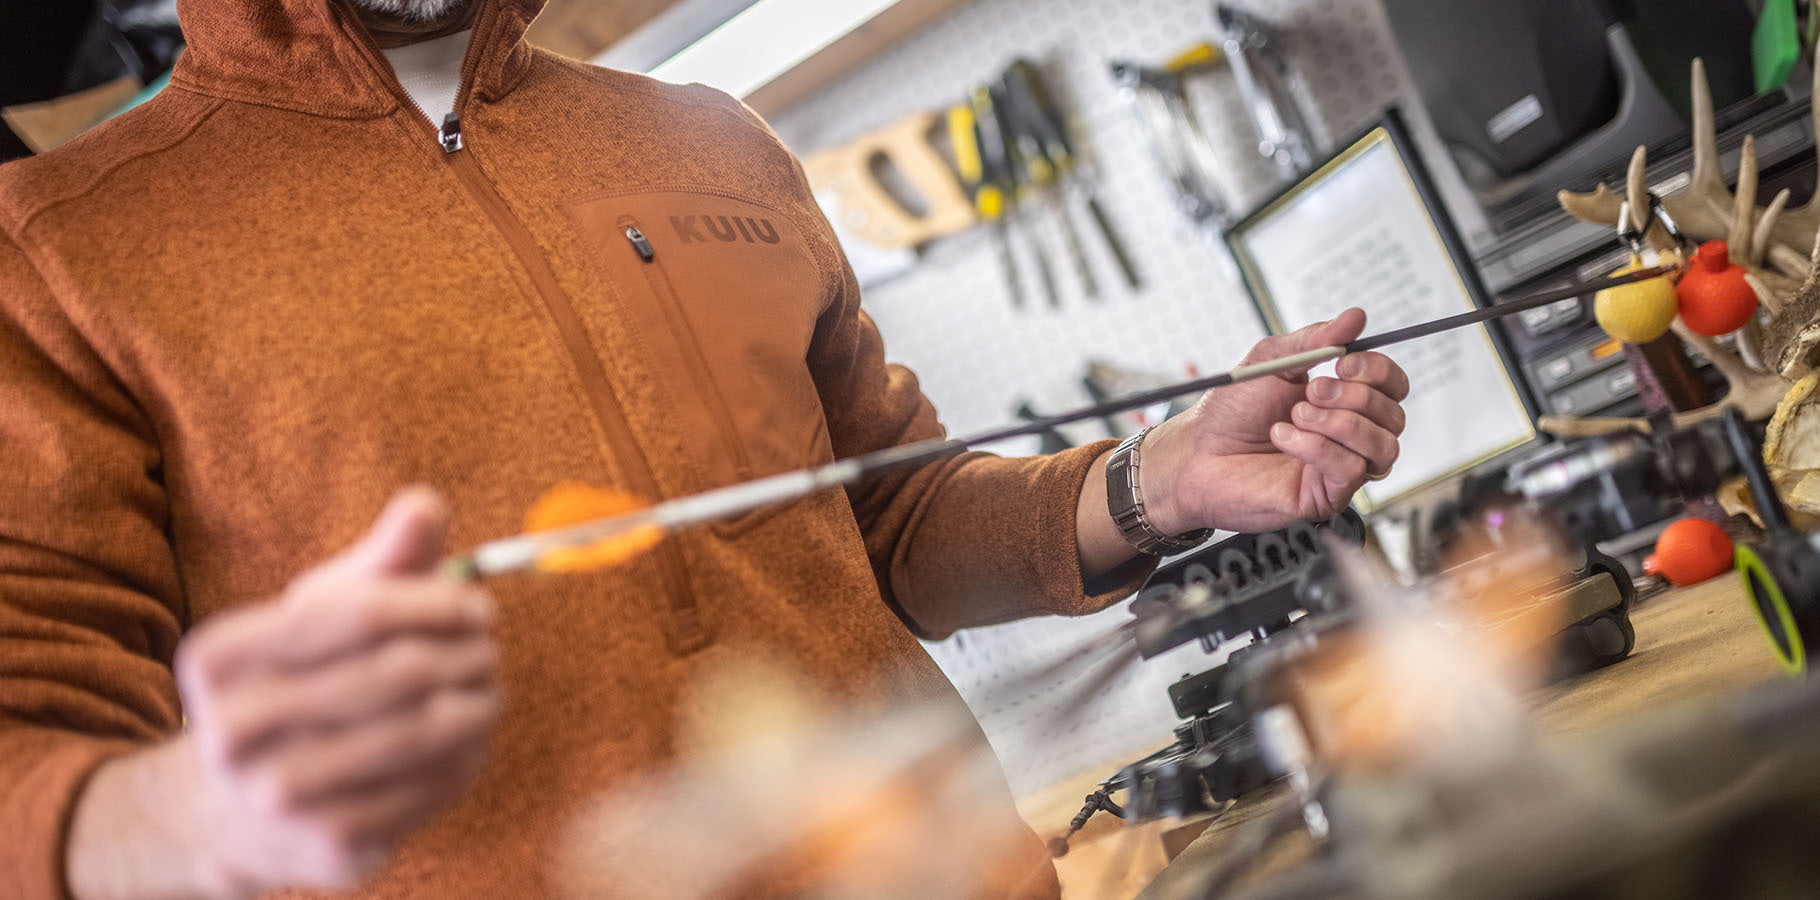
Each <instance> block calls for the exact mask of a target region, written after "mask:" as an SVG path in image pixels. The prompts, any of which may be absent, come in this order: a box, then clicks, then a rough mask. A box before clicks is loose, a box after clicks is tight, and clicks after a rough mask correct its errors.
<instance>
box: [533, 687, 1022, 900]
mask: <svg viewBox="0 0 1820 900" xmlns="http://www.w3.org/2000/svg"><path fill="white" fill-rule="evenodd" d="M708 672H709V674H708V675H707V677H706V678H705V679H703V680H702V681H700V682H699V683H698V684H697V689H698V690H697V691H696V692H695V695H694V696H693V697H688V698H685V700H684V701H683V702H682V703H680V704H679V705H678V708H679V710H680V711H681V712H682V718H683V721H682V723H681V725H680V727H679V739H678V740H679V744H680V752H679V753H678V755H677V757H676V760H675V762H674V764H672V765H670V766H669V767H667V768H665V769H663V770H659V771H655V772H651V773H649V774H647V775H646V776H644V777H641V778H633V779H630V780H628V781H627V782H626V783H625V784H624V786H623V787H621V788H620V789H618V790H616V791H614V792H612V793H611V794H610V795H608V796H605V797H602V798H601V799H600V800H599V801H598V802H597V803H596V804H594V805H593V806H592V809H591V811H589V812H585V813H584V814H583V815H582V816H580V817H579V818H578V819H577V820H576V821H575V822H573V823H572V824H571V825H570V826H569V829H568V833H567V835H566V838H565V840H564V846H565V850H564V851H563V852H562V853H561V855H560V861H559V871H558V876H557V878H556V883H557V884H558V885H559V886H560V889H559V891H558V894H559V895H560V896H569V897H600V896H609V895H610V896H613V897H621V898H630V900H644V898H649V900H659V898H661V900H691V898H703V900H705V898H719V897H749V896H753V895H754V892H755V891H761V890H762V891H765V892H781V893H782V894H784V895H786V896H812V897H817V898H905V900H911V898H931V897H971V896H979V897H1003V896H1017V895H1019V894H1018V890H1019V887H1020V886H1022V887H1023V890H1025V891H1028V890H1030V885H1039V884H1042V883H1044V882H1045V881H1046V880H1047V879H1050V878H1052V877H1053V875H1052V872H1051V869H1050V866H1049V863H1048V861H1047V859H1046V858H1044V857H1042V856H1041V855H1040V854H1038V855H1035V856H1032V855H1030V854H1029V853H1028V852H1027V851H1028V850H1029V849H1030V846H1031V845H1030V844H1029V843H1028V835H1027V832H1026V831H1025V830H1024V828H1023V826H1022V825H1021V824H1019V823H1017V822H1007V821H1006V819H1005V817H1004V816H1003V815H1000V814H998V812H999V810H1001V809H1002V804H1003V803H1004V802H1005V799H1004V797H1003V795H1004V792H1005V787H1004V783H1003V780H1002V777H1001V776H1000V775H999V768H998V761H997V760H996V758H994V757H993V755H992V752H991V750H990V749H989V748H988V746H987V745H986V742H985V740H984V739H983V738H982V737H981V736H980V733H979V726H978V724H977V723H975V722H974V720H973V719H972V717H971V716H969V715H967V713H966V711H965V709H964V708H958V707H957V708H954V709H951V708H939V709H937V708H914V707H913V708H906V709H895V710H861V709H854V708H850V707H848V706H846V705H845V704H843V703H842V702H840V701H839V700H837V699H836V698H834V697H833V696H830V695H827V694H825V693H823V692H821V691H820V690H818V689H816V688H815V687H814V686H812V685H810V684H809V683H808V682H806V681H803V680H800V679H798V678H796V677H795V676H794V675H792V674H791V672H790V670H789V669H786V668H783V667H780V666H772V665H767V664H759V663H754V662H752V661H750V660H746V661H741V662H736V663H735V664H733V665H730V666H722V667H721V668H718V669H712V670H708ZM780 885H782V886H787V887H786V888H784V889H783V890H781V891H779V886H780ZM765 895H767V896H768V895H769V894H768V893H767V894H765Z"/></svg>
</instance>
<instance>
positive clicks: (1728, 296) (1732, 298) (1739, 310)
mask: <svg viewBox="0 0 1820 900" xmlns="http://www.w3.org/2000/svg"><path fill="white" fill-rule="evenodd" d="M1730 252H1731V250H1730V248H1729V247H1727V246H1726V245H1725V242H1724V241H1707V242H1706V243H1704V244H1701V245H1700V249H1699V250H1698V251H1696V252H1695V253H1694V263H1693V265H1692V266H1689V267H1688V270H1687V274H1686V275H1683V276H1681V283H1680V284H1678V285H1676V286H1675V293H1676V295H1677V297H1678V298H1679V300H1678V301H1677V302H1678V309H1679V311H1680V313H1681V324H1683V325H1686V326H1687V327H1688V330H1690V331H1693V332H1696V333H1698V334H1704V335H1710V336H1712V337H1718V336H1719V335H1722V334H1731V333H1732V332H1734V331H1737V330H1738V329H1740V328H1743V327H1744V323H1746V322H1749V321H1750V318H1751V316H1753V315H1756V313H1757V292H1756V291H1755V290H1752V289H1751V286H1750V282H1748V281H1745V280H1744V267H1743V266H1738V265H1733V264H1732V263H1731V260H1730V259H1728V258H1727V254H1729V253H1730Z"/></svg>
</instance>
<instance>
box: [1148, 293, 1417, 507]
mask: <svg viewBox="0 0 1820 900" xmlns="http://www.w3.org/2000/svg"><path fill="white" fill-rule="evenodd" d="M1364 331H1365V313H1364V311H1363V310H1359V309H1349V310H1347V311H1345V312H1343V313H1341V314H1340V315H1339V316H1337V317H1336V318H1334V319H1333V320H1331V321H1328V322H1323V323H1320V324H1317V325H1310V326H1308V327H1307V328H1303V329H1301V330H1300V331H1296V332H1293V333H1291V334H1285V335H1280V336H1277V337H1269V338H1265V339H1264V340H1262V341H1259V342H1258V344H1257V346H1255V347H1253V348H1252V349H1251V352H1250V353H1248V354H1246V355H1245V360H1244V361H1245V362H1247V363H1255V362H1261V361H1263V360H1267V359H1275V358H1277V357H1280V356H1287V355H1289V354H1291V353H1299V352H1301V351H1304V350H1313V349H1316V348H1318V347H1331V346H1333V345H1335V344H1343V343H1345V342H1347V341H1350V340H1353V339H1354V338H1357V337H1358V336H1359V335H1360V334H1362V333H1364ZM1336 372H1337V374H1338V375H1339V377H1338V378H1325V377H1322V378H1315V379H1310V378H1309V377H1308V376H1307V374H1306V373H1296V374H1288V375H1279V376H1275V377H1271V378H1260V379H1258V380H1256V381H1248V382H1245V383H1243V384H1237V385H1233V386H1231V387H1225V388H1215V389H1214V390H1211V391H1208V392H1207V393H1206V394H1204V395H1202V397H1201V399H1200V402H1198V403H1196V404H1195V406H1194V408H1193V409H1192V410H1190V411H1188V412H1186V413H1183V414H1182V415H1179V416H1177V417H1175V418H1173V419H1170V420H1169V421H1168V422H1165V423H1163V424H1162V425H1160V426H1158V427H1157V428H1156V430H1154V431H1152V432H1151V433H1150V436H1149V437H1146V438H1145V439H1144V448H1143V465H1142V467H1141V468H1140V469H1139V472H1138V474H1139V477H1140V478H1141V479H1142V482H1141V483H1140V484H1139V488H1140V489H1141V490H1142V491H1143V493H1144V503H1145V508H1146V512H1147V514H1148V516H1149V518H1150V520H1151V523H1152V524H1153V525H1155V526H1156V527H1157V528H1158V529H1159V530H1161V531H1164V532H1166V533H1168V534H1181V533H1184V532H1189V531H1194V530H1196V529H1199V528H1225V529H1229V530H1232V531H1267V530H1271V529H1276V528H1281V527H1283V526H1284V525H1286V524H1288V523H1289V522H1291V521H1294V520H1296V519H1325V518H1330V517H1332V516H1334V515H1336V514H1338V513H1339V511H1340V510H1341V509H1344V508H1345V507H1346V504H1348V503H1349V502H1351V500H1352V495H1353V494H1354V493H1355V492H1356V491H1358V489H1359V488H1360V487H1361V486H1363V485H1364V484H1365V482H1366V480H1367V479H1369V478H1374V477H1382V476H1384V475H1385V474H1387V473H1389V471H1390V467H1391V464H1392V463H1395V462H1396V459H1397V436H1398V435H1400V434H1402V433H1403V425H1404V417H1403V408H1402V407H1401V406H1399V405H1398V404H1399V403H1401V402H1402V401H1403V398H1405V397H1407V396H1409V378H1408V376H1406V375H1405V374H1404V373H1403V370H1402V369H1401V368H1398V366H1397V364H1396V363H1394V362H1391V361H1390V358H1389V357H1387V356H1385V355H1383V354H1381V353H1355V354H1352V355H1350V356H1346V357H1342V358H1341V359H1340V361H1339V363H1338V365H1337V367H1336Z"/></svg>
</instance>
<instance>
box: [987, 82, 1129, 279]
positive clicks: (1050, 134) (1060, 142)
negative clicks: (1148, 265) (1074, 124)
mask: <svg viewBox="0 0 1820 900" xmlns="http://www.w3.org/2000/svg"><path fill="white" fill-rule="evenodd" d="M1005 87H1006V90H1007V93H1008V96H1009V97H1010V100H1011V107H1012V110H1013V114H1014V117H1015V118H1017V119H1018V120H1019V121H1020V123H1021V127H1022V128H1023V129H1025V130H1026V131H1029V132H1031V133H1033V134H1034V135H1035V136H1036V138H1037V142H1038V144H1039V145H1040V146H1041V147H1042V150H1043V154H1044V156H1046V157H1048V160H1049V164H1050V166H1052V167H1053V168H1054V170H1055V174H1056V178H1057V179H1058V180H1059V181H1060V182H1061V184H1062V185H1063V187H1064V189H1065V195H1076V196H1079V197H1080V198H1081V200H1082V203H1083V204H1084V205H1085V206H1086V207H1087V213H1088V215H1089V216H1090V217H1091V218H1092V220H1093V224H1094V226H1095V227H1096V228H1097V229H1098V230H1099V233H1100V238H1101V239H1102V240H1103V241H1105V243H1106V249H1107V250H1108V251H1110V252H1111V254H1112V258H1113V260H1114V261H1115V262H1117V263H1118V267H1119V272H1120V274H1122V275H1124V277H1125V284H1126V285H1128V286H1130V287H1131V288H1132V289H1133V290H1135V289H1137V288H1138V287H1140V286H1141V281H1140V279H1139V278H1138V273H1137V267H1136V266H1135V265H1133V264H1132V262H1131V255H1130V253H1128V252H1127V251H1126V249H1125V245H1124V242H1122V241H1120V240H1119V239H1118V235H1117V234H1115V233H1114V232H1113V230H1112V223H1111V221H1110V220H1109V219H1107V217H1106V211H1105V210H1104V209H1103V208H1101V206H1100V202H1099V198H1098V196H1097V179H1096V178H1094V177H1093V173H1091V172H1090V171H1089V169H1088V166H1087V163H1086V161H1085V160H1084V159H1083V158H1082V157H1081V155H1080V154H1079V153H1077V152H1076V151H1075V147H1074V143H1073V141H1071V140H1070V139H1069V137H1068V122H1067V119H1066V117H1064V116H1063V115H1062V113H1061V108H1060V107H1058V106H1057V105H1056V103H1055V99H1054V95H1053V94H1051V93H1050V91H1049V89H1048V87H1047V86H1046V85H1045V83H1044V81H1043V74H1042V71H1041V70H1040V69H1038V68H1037V66H1036V64H1035V63H1033V62H1031V61H1030V60H1027V59H1015V60H1012V62H1011V65H1010V67H1009V68H1007V69H1006V70H1005Z"/></svg>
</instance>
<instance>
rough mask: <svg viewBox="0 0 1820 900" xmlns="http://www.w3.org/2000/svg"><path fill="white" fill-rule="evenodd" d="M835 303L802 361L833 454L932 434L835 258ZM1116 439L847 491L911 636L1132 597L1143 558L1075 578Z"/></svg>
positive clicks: (913, 474)
mask: <svg viewBox="0 0 1820 900" xmlns="http://www.w3.org/2000/svg"><path fill="white" fill-rule="evenodd" d="M834 265H835V273H834V274H835V284H834V287H833V290H834V300H833V302H831V303H829V304H828V306H827V308H826V311H825V312H824V313H823V315H822V319H821V321H820V323H819V326H818V329H817V332H816V338H815V342H814V345H813V347H812V350H811V365H812V367H813V371H814V372H815V378H816V383H817V385H818V389H819V391H820V393H821V399H822V406H823V409H824V411H825V414H826V416H827V419H828V428H829V433H830V435H831V436H832V437H833V442H834V452H835V454H836V455H837V456H848V455H852V454H856V453H864V452H866V451H869V450H876V449H879V448H882V447H888V446H894V445H898V444H904V443H909V442H911V441H918V440H923V439H926V438H931V437H938V436H941V435H943V434H944V431H943V428H942V426H941V424H940V423H939V422H938V421H937V418H936V413H935V408H934V407H933V406H932V405H931V404H930V402H929V400H928V398H927V397H925V396H923V393H922V391H921V390H920V389H919V387H918V385H917V381H916V376H915V375H914V374H912V373H911V372H910V370H909V369H906V368H904V367H902V366H898V365H892V364H888V363H887V362H886V361H885V350H884V343H883V341H882V339H881V338H880V336H879V332H878V328H877V327H876V326H875V325H874V324H873V323H872V320H871V318H870V317H868V316H867V315H866V314H865V313H864V312H863V311H862V310H861V309H860V307H859V287H858V285H857V283H856V282H855V281H854V277H853V272H852V269H851V268H850V267H849V266H848V265H847V262H846V259H845V258H844V257H841V256H837V258H836V259H835V260H834ZM1114 443H1115V442H1114V441H1110V440H1108V441H1102V442H1098V443H1094V444H1089V445H1087V446H1084V447H1077V448H1074V449H1072V450H1067V451H1065V452H1062V453H1058V454H1055V455H1053V456H1039V457H1027V458H1018V459H1007V458H1001V457H998V456H994V455H992V454H989V453H979V452H973V453H966V454H962V455H960V456H956V457H951V458H948V459H945V460H942V461H939V462H936V463H931V464H929V465H925V466H922V467H920V468H913V469H898V470H890V471H887V472H885V473H883V474H881V475H880V476H878V477H875V478H873V479H872V480H870V481H868V482H866V483H864V484H861V485H858V486H856V487H854V488H852V489H851V490H850V491H849V495H850V497H851V499H852V502H853V509H854V513H855V514H856V516H857V517H858V519H859V523H860V528H861V531H862V533H863V534H864V535H865V540H866V551H867V554H868V555H869V556H870V558H871V561H872V567H873V571H874V573H875V574H876V575H877V577H878V582H879V586H880V588H881V590H882V591H883V593H884V595H885V597H886V599H887V600H888V601H889V602H891V603H892V604H893V605H894V607H895V608H896V609H897V610H898V611H899V612H900V614H902V615H903V616H904V617H905V618H906V620H907V621H909V622H910V624H911V625H912V627H913V628H915V629H916V630H917V632H918V633H919V634H922V635H924V636H928V637H941V636H945V635H947V634H949V633H951V632H953V631H954V630H956V629H960V628H967V627H970V626H976V625H987V624H993V623H997V622H1004V621H1009V620H1011V619H1016V618H1021V617H1024V616H1030V615H1036V614H1040V613H1061V614H1081V613H1088V612H1093V611H1095V610H1099V609H1102V608H1104V607H1106V606H1107V605H1109V604H1111V603H1113V602H1115V601H1117V600H1119V599H1121V598H1122V597H1125V596H1126V595H1128V594H1130V593H1131V592H1132V591H1133V590H1135V589H1136V588H1137V586H1138V585H1139V584H1140V583H1141V582H1142V580H1143V578H1144V577H1145V576H1146V575H1148V574H1149V572H1150V569H1151V566H1150V565H1149V564H1148V563H1147V562H1144V561H1142V560H1136V561H1133V562H1132V563H1131V564H1128V565H1126V566H1125V567H1122V568H1121V569H1120V570H1118V571H1115V572H1112V573H1109V574H1108V575H1107V576H1105V577H1102V578H1100V579H1098V580H1097V581H1096V582H1095V583H1092V584H1088V583H1085V582H1084V580H1083V577H1082V572H1081V566H1080V557H1079V554H1078V552H1077V550H1076V546H1075V509H1076V507H1077V505H1078V504H1079V501H1080V494H1081V486H1082V485H1083V484H1084V483H1085V481H1086V479H1088V478H1099V477H1104V473H1103V472H1102V471H1101V469H1100V468H1099V467H1097V466H1095V465H1094V461H1095V460H1096V459H1098V458H1099V456H1100V455H1101V454H1103V453H1105V452H1106V451H1107V450H1109V449H1111V447H1112V446H1113V445H1114Z"/></svg>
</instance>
